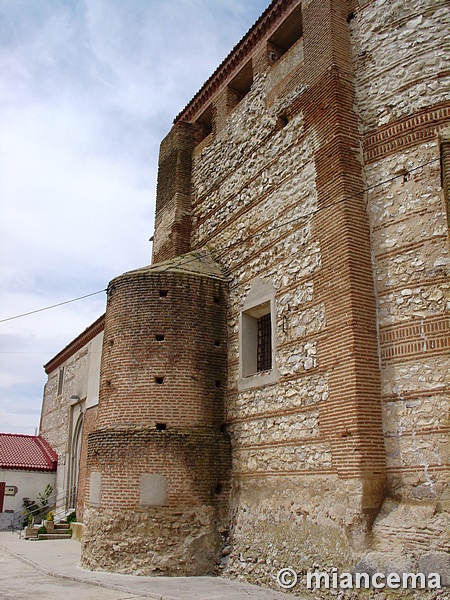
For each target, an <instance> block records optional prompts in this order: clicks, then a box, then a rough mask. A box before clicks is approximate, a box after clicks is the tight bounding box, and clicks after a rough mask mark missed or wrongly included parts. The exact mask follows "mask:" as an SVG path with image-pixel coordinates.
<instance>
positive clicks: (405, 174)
mask: <svg viewBox="0 0 450 600" xmlns="http://www.w3.org/2000/svg"><path fill="white" fill-rule="evenodd" d="M439 160H440V158H433V159H432V160H429V161H427V162H425V163H422V164H420V165H418V166H417V167H413V168H411V169H407V170H405V171H402V172H401V173H399V174H398V175H394V176H393V177H390V178H389V179H385V180H383V181H380V182H378V183H375V184H374V185H371V186H369V187H367V188H363V189H362V190H358V191H357V192H355V193H353V194H350V195H349V196H346V197H345V198H341V199H340V200H337V201H336V202H333V203H331V204H328V205H327V206H324V207H321V208H317V209H315V210H313V211H310V212H309V213H305V214H303V215H299V216H298V217H295V218H293V219H290V220H289V221H285V222H284V223H280V224H278V225H274V226H272V227H270V228H269V229H265V230H264V231H261V232H259V233H256V234H253V235H251V236H248V237H246V238H243V239H240V240H238V241H236V242H233V243H231V244H229V245H228V246H224V247H223V248H215V249H214V250H209V252H211V253H214V254H217V255H218V256H220V255H222V254H224V253H225V252H227V251H228V250H231V249H232V248H234V247H235V246H238V245H239V244H242V243H245V242H247V241H249V240H251V239H254V238H256V237H258V236H260V235H263V234H267V233H270V232H271V231H274V230H276V229H280V228H281V227H285V226H286V225H291V224H292V223H296V222H297V221H300V220H302V219H307V218H309V217H312V216H314V215H316V214H317V213H319V212H320V211H322V210H328V209H330V208H333V207H334V206H337V205H338V204H341V203H342V202H346V201H347V200H350V199H351V198H355V197H356V196H359V195H361V194H364V193H366V192H369V191H370V190H373V189H375V188H377V187H380V186H381V185H386V184H387V183H390V182H392V181H395V180H396V179H400V178H403V180H404V181H406V180H407V177H408V176H409V175H410V174H411V173H413V172H414V171H418V170H419V169H422V168H423V167H426V166H427V165H430V164H432V163H434V162H437V161H439ZM199 250H201V249H199ZM207 251H208V250H207ZM205 256H206V254H205ZM196 260H198V257H189V258H188V259H185V260H184V261H183V260H181V261H180V262H179V263H178V264H177V268H180V267H183V266H185V265H187V264H189V263H191V262H195V261H196ZM171 266H172V265H168V266H167V267H166V268H165V269H162V271H161V272H166V271H167V270H168V269H170V268H171ZM107 291H108V289H107V288H106V289H104V290H99V291H98V292H93V293H92V294H86V295H85V296H80V297H79V298H73V299H72V300H66V301H65V302H59V303H58V304H53V305H52V306H46V307H45V308H39V309H37V310H32V311H30V312H26V313H23V314H21V315H15V316H14V317H8V318H7V319H0V323H5V322H6V321H12V320H13V319H20V318H21V317H27V316H28V315H33V314H35V313H38V312H42V311H44V310H50V309H52V308H57V307H58V306H63V305H64V304H69V303H71V302H77V301H78V300H83V299H84V298H89V297H90V296H95V295H96V294H101V293H102V292H107Z"/></svg>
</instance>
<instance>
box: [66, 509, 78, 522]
mask: <svg viewBox="0 0 450 600" xmlns="http://www.w3.org/2000/svg"><path fill="white" fill-rule="evenodd" d="M76 520H77V515H76V513H75V512H71V513H70V515H67V517H66V521H67V522H68V523H73V522H74V521H76Z"/></svg>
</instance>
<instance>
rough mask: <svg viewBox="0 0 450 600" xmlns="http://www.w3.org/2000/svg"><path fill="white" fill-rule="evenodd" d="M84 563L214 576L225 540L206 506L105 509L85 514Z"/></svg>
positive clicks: (112, 568) (117, 569) (145, 572)
mask: <svg viewBox="0 0 450 600" xmlns="http://www.w3.org/2000/svg"><path fill="white" fill-rule="evenodd" d="M85 526H86V530H85V534H84V538H83V550H82V560H81V566H82V567H84V568H86V569H90V570H93V571H109V572H115V573H127V574H133V575H171V576H174V575H175V576H176V575H178V576H189V575H208V574H213V573H214V571H215V566H216V564H217V561H218V558H219V557H220V551H221V549H222V547H223V543H224V542H223V539H222V536H221V534H220V533H219V529H220V528H219V526H218V523H217V518H216V515H215V511H214V510H213V509H212V508H210V507H206V506H199V507H195V508H186V509H185V510H180V511H178V512H177V511H173V510H172V509H164V508H158V509H150V508H147V509H142V508H140V509H129V510H120V511H115V510H104V509H100V508H89V509H88V510H87V511H86V515H85Z"/></svg>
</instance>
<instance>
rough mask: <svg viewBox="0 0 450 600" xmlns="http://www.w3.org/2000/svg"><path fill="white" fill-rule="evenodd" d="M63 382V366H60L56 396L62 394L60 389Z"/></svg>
mask: <svg viewBox="0 0 450 600" xmlns="http://www.w3.org/2000/svg"><path fill="white" fill-rule="evenodd" d="M63 383H64V367H61V368H60V369H59V373H58V392H57V393H58V396H61V394H62V390H63Z"/></svg>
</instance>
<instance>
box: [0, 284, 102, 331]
mask: <svg viewBox="0 0 450 600" xmlns="http://www.w3.org/2000/svg"><path fill="white" fill-rule="evenodd" d="M102 292H106V289H104V290H99V291H98V292H92V294H86V295H85V296H79V297H78V298H72V300H66V301H65V302H59V303H58V304H52V305H51V306H45V307H44V308H38V309H37V310H30V312H26V313H22V314H21V315H15V316H14V317H8V318H7V319H0V323H5V321H12V320H13V319H20V318H21V317H28V315H34V314H35V313H38V312H43V311H44V310H50V309H51V308H56V307H57V306H63V305H64V304H70V303H71V302H77V301H78V300H84V298H89V297H90V296H95V295H96V294H101V293H102Z"/></svg>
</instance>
